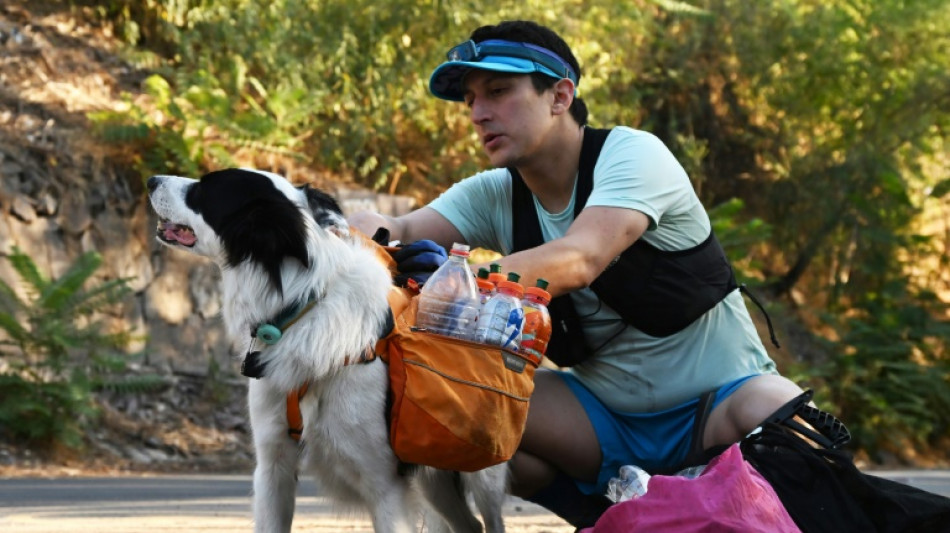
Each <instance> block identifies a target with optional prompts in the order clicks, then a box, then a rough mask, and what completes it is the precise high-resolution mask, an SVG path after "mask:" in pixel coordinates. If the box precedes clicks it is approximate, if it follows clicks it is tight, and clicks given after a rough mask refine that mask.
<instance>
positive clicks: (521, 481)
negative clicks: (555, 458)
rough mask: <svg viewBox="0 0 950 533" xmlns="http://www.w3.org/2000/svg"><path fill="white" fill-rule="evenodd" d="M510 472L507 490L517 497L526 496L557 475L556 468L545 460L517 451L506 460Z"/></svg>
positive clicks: (550, 481)
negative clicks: (509, 482)
mask: <svg viewBox="0 0 950 533" xmlns="http://www.w3.org/2000/svg"><path fill="white" fill-rule="evenodd" d="M508 470H509V471H510V473H511V485H510V488H509V492H511V494H514V495H515V496H517V497H519V498H528V497H529V496H531V495H533V494H534V493H535V492H537V491H539V490H541V489H542V488H544V487H546V486H548V485H550V484H551V483H552V482H553V481H554V478H555V477H556V476H557V469H555V468H554V466H553V465H551V464H550V463H548V462H547V461H545V460H543V459H541V458H540V457H537V456H535V455H532V454H530V453H527V452H524V451H519V452H517V453H515V455H514V457H512V458H511V460H510V461H508Z"/></svg>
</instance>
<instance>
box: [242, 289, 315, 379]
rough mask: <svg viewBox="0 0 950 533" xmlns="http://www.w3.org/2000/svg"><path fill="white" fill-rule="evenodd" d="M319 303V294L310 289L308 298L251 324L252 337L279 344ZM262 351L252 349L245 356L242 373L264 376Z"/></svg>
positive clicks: (267, 342)
mask: <svg viewBox="0 0 950 533" xmlns="http://www.w3.org/2000/svg"><path fill="white" fill-rule="evenodd" d="M316 304H317V294H316V293H315V292H314V291H310V294H309V295H308V296H307V299H306V300H304V301H298V302H295V303H294V304H293V305H289V306H287V307H285V308H283V309H281V311H280V313H278V314H277V316H275V317H274V318H272V319H270V320H268V321H267V322H262V323H260V324H258V325H256V326H251V339H257V340H259V341H261V342H263V343H264V344H266V345H268V346H272V345H274V344H277V342H278V341H279V340H280V339H281V338H282V337H283V335H284V332H285V331H287V328H289V327H290V326H292V325H294V323H296V322H297V321H298V320H300V317H302V316H303V315H305V314H306V313H307V311H309V310H311V309H313V306H314V305H316ZM260 355H261V352H259V351H257V352H252V351H251V350H250V349H248V351H247V355H245V356H244V362H243V363H241V374H242V375H244V376H247V377H249V378H260V377H263V376H264V367H265V366H266V365H264V364H263V363H261V362H260Z"/></svg>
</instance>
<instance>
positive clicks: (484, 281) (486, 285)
mask: <svg viewBox="0 0 950 533" xmlns="http://www.w3.org/2000/svg"><path fill="white" fill-rule="evenodd" d="M475 285H476V286H477V287H478V300H479V303H481V305H485V302H487V301H488V299H489V298H491V297H492V296H494V295H495V284H494V283H492V282H491V281H489V280H488V269H487V268H485V267H482V268H479V269H478V274H476V275H475Z"/></svg>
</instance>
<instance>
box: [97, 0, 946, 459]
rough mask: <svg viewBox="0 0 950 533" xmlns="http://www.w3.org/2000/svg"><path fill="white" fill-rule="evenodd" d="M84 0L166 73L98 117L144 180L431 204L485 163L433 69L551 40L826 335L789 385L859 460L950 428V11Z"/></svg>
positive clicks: (639, 3)
mask: <svg viewBox="0 0 950 533" xmlns="http://www.w3.org/2000/svg"><path fill="white" fill-rule="evenodd" d="M89 3H91V4H93V5H94V6H96V7H97V8H98V10H99V13H100V14H101V15H102V17H103V18H104V19H106V20H109V21H112V22H113V23H114V24H115V27H116V28H117V29H118V30H119V31H120V33H121V34H122V35H123V36H124V38H125V39H126V40H127V41H128V43H129V44H130V45H132V47H133V48H132V51H131V52H130V58H133V59H135V60H137V61H141V62H142V63H141V64H147V65H149V66H151V67H152V70H153V72H154V73H155V76H153V77H152V78H150V79H149V80H148V82H147V83H146V86H145V89H146V93H147V95H148V96H149V99H148V101H145V102H143V101H139V100H136V101H133V100H132V99H131V98H130V99H129V106H128V111H127V112H124V113H118V114H116V113H113V114H109V115H99V116H96V117H95V118H96V119H97V120H98V122H99V124H100V128H101V130H100V131H101V132H102V134H103V135H104V136H105V137H106V138H108V139H112V140H116V141H120V140H125V141H129V142H134V143H137V147H138V148H137V149H136V150H134V151H130V152H134V153H135V154H142V155H141V156H140V159H139V160H138V161H137V163H138V164H139V165H140V168H141V169H142V171H143V174H149V173H156V172H182V173H188V174H194V173H195V171H196V170H198V169H207V168H214V167H219V166H223V165H230V164H233V163H234V162H235V161H244V162H248V161H249V162H255V161H268V162H272V164H275V165H280V164H281V163H279V162H278V163H273V161H275V159H274V157H279V158H283V159H278V161H279V160H283V161H293V162H294V163H295V164H300V165H303V166H306V167H308V168H312V169H315V170H317V171H320V172H325V173H328V174H330V175H333V176H335V177H337V178H338V179H340V180H349V181H352V182H355V183H359V184H362V185H365V186H367V187H369V188H372V189H374V190H378V191H384V192H391V193H402V194H410V195H413V196H416V197H417V198H419V199H420V200H423V201H424V200H427V199H429V198H431V197H432V196H433V195H435V194H437V193H438V192H439V191H440V190H442V189H444V188H445V187H447V186H448V185H450V184H451V183H453V182H454V181H456V180H457V179H459V178H460V177H462V176H465V175H468V174H470V173H472V172H474V171H475V170H477V169H479V168H481V167H482V166H483V164H484V162H485V161H484V159H483V158H482V155H481V154H480V153H479V151H478V150H477V144H476V143H475V142H473V140H472V133H471V129H470V127H469V125H468V122H467V118H466V116H465V109H464V108H463V106H454V105H452V104H448V103H446V102H442V101H438V100H436V99H434V98H432V97H431V96H429V94H428V91H427V77H428V74H429V73H430V72H431V69H432V68H433V67H434V66H435V65H437V64H438V63H439V62H440V61H441V60H442V57H443V54H444V51H445V50H447V49H448V48H449V47H451V46H452V45H455V44H457V43H458V42H460V41H462V40H464V39H465V38H466V37H467V35H468V33H469V32H470V31H471V30H472V29H474V28H475V27H477V26H479V25H481V24H487V23H494V22H497V21H499V20H503V19H510V18H531V19H534V20H537V21H539V22H541V23H543V24H546V25H549V26H551V27H553V28H554V29H556V30H558V31H559V32H560V33H561V34H562V35H564V36H565V38H566V39H567V40H568V41H569V42H570V43H572V45H573V48H574V50H575V53H576V54H577V56H578V58H579V60H580V62H581V65H582V67H583V71H584V72H583V78H582V80H581V83H580V87H579V94H580V96H582V97H583V98H584V99H585V100H586V101H587V102H588V105H589V107H590V109H591V113H592V115H591V122H592V124H593V125H595V126H608V125H612V124H627V125H631V126H634V127H639V128H642V129H646V130H649V131H652V132H654V133H656V134H657V135H658V136H660V137H661V138H662V139H663V140H664V141H665V142H666V143H667V144H668V145H669V146H670V147H671V149H673V151H674V152H675V153H676V154H677V155H678V156H679V158H680V160H681V161H683V164H684V166H685V167H686V168H687V170H688V171H689V173H690V176H691V177H692V179H693V182H694V185H695V187H696V189H697V191H699V194H700V197H701V199H702V200H703V202H704V203H705V205H707V206H708V207H709V208H710V209H711V211H712V213H713V217H714V223H715V226H716V229H717V232H720V236H721V237H722V238H723V240H724V241H725V242H726V244H727V247H728V252H729V253H730V255H731V256H732V257H733V258H734V259H735V260H736V263H737V265H738V266H739V268H740V273H741V274H742V275H743V277H747V278H749V279H754V280H757V283H758V284H760V285H762V286H763V287H765V288H767V289H769V292H770V293H771V296H772V297H773V299H778V300H779V301H784V302H786V303H788V304H791V303H792V302H794V306H795V309H796V312H797V313H798V314H799V315H801V316H803V317H804V318H805V319H806V320H809V321H810V324H811V325H812V326H813V327H814V329H815V331H820V332H821V337H820V340H821V339H823V340H825V341H827V343H826V345H825V350H824V352H825V353H826V356H825V357H824V358H823V359H821V358H820V359H821V360H814V361H805V362H804V364H803V365H801V368H796V369H795V370H794V371H795V372H796V373H798V375H799V376H800V377H801V379H802V381H803V382H807V383H811V384H813V385H814V386H815V387H817V388H818V389H819V391H820V392H821V394H820V398H819V400H820V401H821V402H826V403H828V404H830V405H832V406H833V407H834V408H835V409H836V410H837V411H838V413H837V414H839V415H840V416H841V417H842V418H844V419H845V420H846V421H848V423H849V424H850V425H851V426H853V427H854V429H855V431H854V433H855V435H856V436H857V441H858V445H859V446H863V447H865V448H866V449H869V450H874V449H877V448H891V449H896V448H897V447H899V446H902V445H903V443H905V442H909V443H911V444H915V445H918V446H925V445H933V444H935V443H937V442H938V437H939V436H940V435H941V432H944V431H945V430H946V428H947V426H948V423H950V411H948V408H947V407H948V405H950V404H948V399H947V397H946V396H947V395H946V394H945V393H943V392H942V391H946V390H947V385H948V383H947V382H948V379H950V378H948V375H950V372H948V370H950V369H948V365H950V362H948V354H947V342H948V341H947V339H948V338H950V337H948V336H947V335H946V332H945V329H946V328H947V326H948V314H947V311H946V309H945V307H944V304H945V303H946V302H947V300H948V298H950V296H948V294H950V290H948V289H950V288H948V283H950V278H948V276H947V275H946V274H945V272H946V265H947V263H948V257H950V256H948V252H947V250H948V249H950V243H948V240H950V238H948V234H950V233H948V229H947V228H948V225H947V222H946V220H947V214H948V210H950V204H948V191H950V176H948V174H950V172H948V170H950V152H948V137H947V135H948V131H950V130H948V126H950V112H948V111H947V110H948V109H950V91H947V87H950V70H948V69H947V65H948V64H950V51H948V50H950V46H948V44H950V33H948V32H946V28H947V27H950V0H921V1H919V2H905V1H902V0H848V1H843V0H823V1H818V0H777V1H774V2H764V3H763V2H759V3H756V2H752V3H749V2H740V1H739V0H695V1H689V2H685V1H673V0H652V1H651V0H634V1H631V2H613V1H608V0H583V1H582V0H549V1H546V2H543V3H542V2H538V1H535V0H529V1H526V2H519V3H510V2H505V1H501V0H485V1H481V2H478V3H476V2H473V1H471V0H457V1H453V2H435V3H433V2H423V1H420V0H393V1H392V2H388V3H385V4H382V3H379V2H377V1H375V0H348V1H347V2H343V1H341V0H329V1H326V0H321V1H317V0H296V1H294V0H275V1H263V0H203V1H201V2H198V1H195V0H149V1H147V2H138V1H134V0H101V1H97V2H96V1H92V2H89ZM143 58H147V59H144V60H143Z"/></svg>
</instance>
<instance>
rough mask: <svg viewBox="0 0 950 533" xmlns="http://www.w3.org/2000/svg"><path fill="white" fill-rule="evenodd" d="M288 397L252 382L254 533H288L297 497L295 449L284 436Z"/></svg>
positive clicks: (294, 444) (292, 442) (296, 450)
mask: <svg viewBox="0 0 950 533" xmlns="http://www.w3.org/2000/svg"><path fill="white" fill-rule="evenodd" d="M286 402H287V396H286V395H285V394H281V393H280V392H278V391H277V390H275V389H274V388H273V387H271V386H270V385H269V384H268V382H267V381H266V380H265V379H255V380H251V382H250V386H249V388H248V407H249V410H250V418H251V430H252V432H253V434H254V455H255V459H256V463H257V464H256V467H255V468H254V504H253V509H254V531H255V532H256V533H288V532H289V531H290V526H291V524H292V522H293V518H294V501H295V499H296V493H297V459H298V455H299V451H298V445H297V443H296V442H295V441H294V440H292V439H291V438H290V437H289V436H288V435H287V414H286V412H287V411H286V408H287V404H286Z"/></svg>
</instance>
